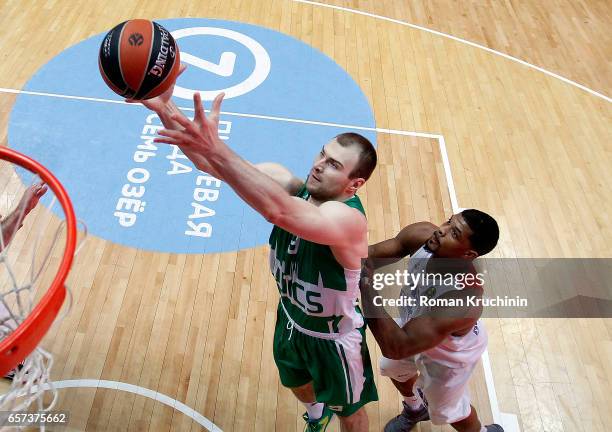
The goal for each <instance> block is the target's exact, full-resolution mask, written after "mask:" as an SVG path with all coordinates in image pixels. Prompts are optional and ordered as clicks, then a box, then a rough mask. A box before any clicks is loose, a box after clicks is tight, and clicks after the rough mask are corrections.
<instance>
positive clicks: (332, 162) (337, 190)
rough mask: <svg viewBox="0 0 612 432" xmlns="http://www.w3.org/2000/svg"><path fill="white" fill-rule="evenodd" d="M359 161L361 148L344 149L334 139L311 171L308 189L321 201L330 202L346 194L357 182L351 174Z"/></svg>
mask: <svg viewBox="0 0 612 432" xmlns="http://www.w3.org/2000/svg"><path fill="white" fill-rule="evenodd" d="M358 161H359V148H358V147H356V146H348V147H342V146H341V145H340V144H338V142H337V141H336V140H335V139H333V140H331V141H330V142H328V143H327V144H325V145H324V146H323V148H322V149H321V151H320V152H319V154H318V155H317V157H316V158H315V160H314V164H313V166H312V168H311V169H310V174H309V176H308V180H307V181H306V188H307V189H308V192H309V193H310V195H311V196H312V197H313V198H315V199H317V200H319V201H329V200H332V199H336V198H338V197H340V196H342V195H344V194H345V192H346V191H347V190H348V188H349V187H350V186H351V185H352V184H353V183H355V182H356V180H355V179H350V178H349V174H350V173H351V172H352V171H353V168H355V166H356V165H357V162H358Z"/></svg>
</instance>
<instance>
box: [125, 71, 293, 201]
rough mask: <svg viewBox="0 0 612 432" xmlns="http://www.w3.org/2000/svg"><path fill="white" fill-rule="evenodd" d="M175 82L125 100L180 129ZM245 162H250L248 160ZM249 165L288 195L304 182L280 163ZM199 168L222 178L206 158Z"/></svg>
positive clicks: (179, 113) (182, 115)
mask: <svg viewBox="0 0 612 432" xmlns="http://www.w3.org/2000/svg"><path fill="white" fill-rule="evenodd" d="M186 68H187V66H186V65H184V64H181V66H180V69H179V72H178V75H177V76H176V78H177V79H178V77H179V76H180V75H181V74H182V73H183V72H184V71H185V69H186ZM175 84H176V80H175V82H174V83H173V84H172V85H171V86H170V87H168V89H167V90H166V91H165V92H163V93H162V94H161V95H159V96H156V97H154V98H151V99H146V100H134V99H126V102H128V103H142V104H143V105H144V106H145V107H146V108H148V109H150V110H151V111H154V112H155V113H156V114H157V116H158V117H159V119H160V120H161V122H162V124H163V125H164V128H166V129H167V130H175V131H182V130H183V126H181V124H180V123H179V122H178V121H176V120H175V119H174V118H173V117H176V116H178V117H181V118H183V119H187V116H185V114H183V112H182V111H181V110H180V109H179V108H178V106H176V104H175V103H174V101H173V100H172V93H173V92H174V86H175ZM247 163H249V164H251V163H250V162H248V161H247ZM251 165H252V166H254V167H255V168H257V169H258V170H259V171H261V172H263V173H264V174H266V175H267V176H269V177H271V178H272V179H273V180H274V181H275V182H277V183H278V184H279V185H280V186H281V187H282V188H283V189H285V190H286V191H287V192H288V193H289V194H290V195H295V194H296V193H297V191H298V190H299V189H300V188H301V187H302V185H303V184H304V182H303V181H302V180H301V179H299V178H298V177H296V176H294V175H293V174H292V173H291V171H289V170H288V169H287V168H285V167H284V166H282V165H280V164H277V163H274V162H263V163H259V164H251ZM199 169H200V170H202V171H204V172H206V173H208V174H210V175H212V176H213V177H215V178H218V179H219V180H224V179H223V174H222V173H221V172H220V171H219V170H217V169H215V168H214V167H213V166H212V165H211V164H209V163H208V161H207V160H206V159H202V160H200V166H199Z"/></svg>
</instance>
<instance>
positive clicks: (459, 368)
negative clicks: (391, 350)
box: [380, 323, 487, 425]
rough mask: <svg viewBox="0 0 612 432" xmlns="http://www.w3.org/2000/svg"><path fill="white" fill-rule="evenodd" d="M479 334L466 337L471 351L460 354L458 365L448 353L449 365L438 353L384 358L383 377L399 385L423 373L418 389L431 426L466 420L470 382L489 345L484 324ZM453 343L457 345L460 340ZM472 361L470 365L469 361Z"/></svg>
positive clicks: (417, 385) (429, 352) (479, 329)
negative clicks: (401, 357) (437, 357)
mask: <svg viewBox="0 0 612 432" xmlns="http://www.w3.org/2000/svg"><path fill="white" fill-rule="evenodd" d="M477 330H478V331H477V333H475V334H473V333H472V332H470V333H468V335H466V336H464V337H468V339H470V340H469V348H468V349H467V350H465V351H463V352H457V356H456V357H457V358H460V359H461V361H460V362H457V363H456V364H452V363H451V362H449V361H448V360H451V359H450V358H449V352H448V351H445V355H444V358H445V360H446V361H443V360H438V359H436V358H435V357H436V353H435V351H433V350H429V351H427V352H426V353H421V354H417V355H416V356H413V357H407V358H404V359H400V360H391V359H388V358H386V357H381V359H380V373H381V375H382V376H387V377H389V378H392V379H394V380H395V381H399V382H406V381H408V380H409V379H410V378H412V377H414V376H415V375H417V373H419V378H418V380H417V382H416V387H417V389H420V390H421V391H422V392H423V394H424V396H425V399H426V403H427V409H428V411H429V417H430V418H431V422H432V423H433V424H435V425H443V424H451V423H455V422H458V421H460V420H463V419H464V418H466V417H468V416H469V415H470V411H471V408H470V395H469V390H468V381H469V379H470V376H471V375H472V372H473V371H474V368H475V367H476V365H477V364H478V360H479V359H480V356H481V355H482V353H483V351H484V349H485V348H486V345H487V337H486V333H485V332H484V328H483V327H482V325H481V324H480V323H479V324H478V327H477ZM453 339H454V342H455V343H456V342H458V339H459V338H453ZM465 342H468V340H466V341H465ZM475 342H476V343H475ZM468 353H469V355H466V354H468ZM432 357H434V358H432ZM468 359H469V360H470V361H466V360H468Z"/></svg>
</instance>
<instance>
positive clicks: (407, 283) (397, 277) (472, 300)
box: [372, 269, 529, 308]
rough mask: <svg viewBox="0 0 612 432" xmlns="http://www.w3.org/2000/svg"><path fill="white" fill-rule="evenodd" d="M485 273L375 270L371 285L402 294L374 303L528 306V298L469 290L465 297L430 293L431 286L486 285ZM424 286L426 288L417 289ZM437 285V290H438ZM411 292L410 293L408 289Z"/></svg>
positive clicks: (380, 297) (381, 298)
mask: <svg viewBox="0 0 612 432" xmlns="http://www.w3.org/2000/svg"><path fill="white" fill-rule="evenodd" d="M484 284H485V273H478V272H476V273H449V272H447V273H427V272H425V271H424V270H422V271H420V272H418V273H412V272H409V271H408V270H399V269H397V270H395V272H391V273H374V275H373V278H372V288H373V289H374V290H376V291H381V290H383V289H384V288H389V287H391V288H392V287H402V289H401V290H400V295H399V296H397V297H390V298H387V297H385V296H384V295H383V294H379V295H375V296H374V297H373V298H372V303H373V305H374V306H382V307H386V306H390V307H401V306H408V307H417V306H420V307H463V306H474V307H479V306H482V307H498V306H503V307H524V308H526V307H528V305H529V299H527V298H522V297H520V296H518V295H517V296H515V297H514V298H511V297H508V296H507V295H505V296H503V297H501V296H495V297H483V296H481V295H477V294H469V293H466V295H464V296H452V297H447V296H442V297H435V296H431V295H432V294H436V293H434V292H432V287H435V288H438V290H439V288H442V289H444V288H447V289H449V290H453V289H454V290H464V289H465V288H468V287H475V286H481V287H482V286H484ZM419 287H424V289H418V288H419ZM435 288H434V289H435ZM407 291H409V292H407Z"/></svg>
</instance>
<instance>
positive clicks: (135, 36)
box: [128, 33, 144, 46]
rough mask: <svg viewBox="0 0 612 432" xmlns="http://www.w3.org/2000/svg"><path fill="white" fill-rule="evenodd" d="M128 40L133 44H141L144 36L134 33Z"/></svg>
mask: <svg viewBox="0 0 612 432" xmlns="http://www.w3.org/2000/svg"><path fill="white" fill-rule="evenodd" d="M128 41H129V43H130V45H132V46H140V45H142V43H143V42H144V37H143V36H142V35H141V34H140V33H132V34H131V35H130V38H129V39H128Z"/></svg>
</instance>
